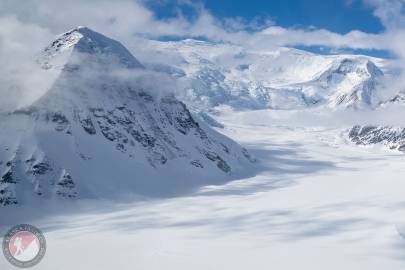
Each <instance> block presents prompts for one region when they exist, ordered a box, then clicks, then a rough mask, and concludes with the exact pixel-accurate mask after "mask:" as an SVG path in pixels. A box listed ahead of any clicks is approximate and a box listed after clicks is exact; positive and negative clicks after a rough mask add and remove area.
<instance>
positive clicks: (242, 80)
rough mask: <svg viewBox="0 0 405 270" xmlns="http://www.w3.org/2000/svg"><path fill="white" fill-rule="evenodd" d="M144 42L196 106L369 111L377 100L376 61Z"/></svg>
mask: <svg viewBox="0 0 405 270" xmlns="http://www.w3.org/2000/svg"><path fill="white" fill-rule="evenodd" d="M147 44H148V45H147V47H148V48H152V49H153V50H155V51H156V55H157V56H159V55H160V56H161V58H166V59H168V60H169V61H168V63H167V64H168V65H166V68H163V67H162V66H161V65H160V66H159V67H160V70H165V71H166V72H167V73H169V74H174V75H176V76H178V77H181V78H182V80H183V82H184V90H182V91H180V92H179V93H178V96H179V97H180V98H182V99H184V100H187V101H188V102H189V103H190V104H193V105H195V106H197V107H200V108H207V107H208V108H212V107H215V106H220V105H229V106H232V107H233V108H235V109H264V108H272V109H302V108H311V107H315V106H325V107H329V108H363V107H366V108H372V107H374V106H376V105H377V104H378V102H380V101H381V100H380V98H379V95H378V93H377V92H378V90H377V89H378V87H379V83H380V80H381V78H382V77H383V76H384V73H383V71H382V69H383V68H384V65H385V62H384V60H381V59H378V58H372V57H367V56H357V55H328V56H326V55H317V54H313V53H309V52H306V51H302V50H297V49H293V48H279V49H276V50H272V51H268V52H262V51H260V52H258V51H250V50H247V49H245V48H242V47H239V46H236V45H230V44H218V43H210V42H204V41H196V40H183V41H172V42H162V41H148V42H147ZM150 66H151V67H154V65H153V64H151V65H150Z"/></svg>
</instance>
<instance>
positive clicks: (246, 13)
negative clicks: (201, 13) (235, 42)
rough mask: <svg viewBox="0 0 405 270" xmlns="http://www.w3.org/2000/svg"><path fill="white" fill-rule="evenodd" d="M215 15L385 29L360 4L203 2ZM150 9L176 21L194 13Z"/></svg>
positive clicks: (168, 4) (159, 5) (168, 5)
mask: <svg viewBox="0 0 405 270" xmlns="http://www.w3.org/2000/svg"><path fill="white" fill-rule="evenodd" d="M192 2H195V3H197V2H200V3H203V4H204V6H205V8H206V9H208V10H209V11H210V12H211V13H212V14H213V15H215V16H216V17H218V18H224V17H242V18H244V19H246V20H252V19H254V18H255V17H258V16H260V17H267V16H268V17H271V18H272V20H273V21H274V22H275V23H276V24H277V25H280V26H283V27H295V26H297V27H309V26H314V27H317V28H324V29H327V30H330V31H333V32H337V33H341V34H345V33H347V32H350V31H351V30H354V29H356V30H361V31H364V32H368V33H379V32H381V31H382V30H383V29H384V28H383V26H382V25H381V23H380V21H379V19H378V18H376V17H375V16H374V15H373V10H372V8H371V7H370V6H367V5H365V4H364V3H363V2H362V1H359V0H352V1H349V0H201V1H192ZM149 6H150V7H152V9H153V10H154V11H155V13H156V14H157V15H158V16H159V18H168V17H174V16H175V15H176V12H177V10H181V11H182V12H183V13H184V14H185V15H186V16H190V17H192V15H193V9H192V8H190V7H189V6H187V5H181V4H179V2H178V1H175V0H168V1H164V4H163V2H159V1H149Z"/></svg>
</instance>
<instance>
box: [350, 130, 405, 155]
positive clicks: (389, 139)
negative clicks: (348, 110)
mask: <svg viewBox="0 0 405 270" xmlns="http://www.w3.org/2000/svg"><path fill="white" fill-rule="evenodd" d="M349 138H350V140H351V141H353V142H355V143H356V144H358V145H375V144H382V145H386V146H387V147H389V148H390V149H393V150H394V149H396V150H398V151H402V152H405V128H402V127H388V126H363V127H362V126H355V127H353V128H352V129H351V130H350V132H349Z"/></svg>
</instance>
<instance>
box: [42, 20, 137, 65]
mask: <svg viewBox="0 0 405 270" xmlns="http://www.w3.org/2000/svg"><path fill="white" fill-rule="evenodd" d="M72 53H80V54H88V55H98V56H103V57H113V58H115V59H117V60H118V62H119V63H120V64H121V65H123V66H124V67H126V68H142V67H143V66H142V64H141V63H140V62H139V61H138V60H137V59H136V58H135V57H134V56H133V55H132V54H131V53H130V52H129V51H128V50H127V49H126V48H125V47H124V46H123V45H122V44H121V43H120V42H118V41H116V40H114V39H111V38H109V37H106V36H104V35H103V34H100V33H98V32H96V31H93V30H92V29H90V28H88V27H85V26H78V27H76V28H74V29H72V30H70V31H68V32H66V33H64V34H62V35H60V36H58V37H57V38H56V39H55V40H54V41H53V42H52V43H51V44H50V45H49V46H47V47H46V48H45V49H44V51H43V53H42V55H41V57H40V62H41V64H42V66H43V67H44V68H46V69H49V68H52V67H53V66H55V65H53V64H52V62H55V59H57V58H61V57H60V56H61V55H66V54H67V55H71V54H72ZM62 58H63V57H62ZM56 62H59V61H58V60H56Z"/></svg>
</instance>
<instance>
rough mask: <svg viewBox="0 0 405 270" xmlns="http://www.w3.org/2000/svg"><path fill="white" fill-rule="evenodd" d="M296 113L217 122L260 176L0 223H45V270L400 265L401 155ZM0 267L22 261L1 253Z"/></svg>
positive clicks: (403, 259)
mask: <svg viewBox="0 0 405 270" xmlns="http://www.w3.org/2000/svg"><path fill="white" fill-rule="evenodd" d="M289 114H290V113H289V112H285V113H283V112H277V111H253V112H239V113H233V112H232V113H224V114H223V115H222V116H221V117H219V119H217V120H219V121H220V122H221V123H223V124H224V125H225V128H224V129H217V130H218V131H219V132H221V133H224V134H225V135H227V136H229V137H231V138H232V139H234V140H235V141H237V142H238V143H240V144H241V145H243V146H245V147H246V148H247V149H248V150H249V151H250V153H252V154H253V155H255V156H256V157H257V158H258V159H259V163H258V168H257V175H256V176H255V177H252V178H247V179H242V180H237V181H233V182H229V183H227V184H225V185H218V186H204V187H201V188H199V189H198V190H196V191H195V192H192V193H188V194H184V195H181V196H177V197H172V198H165V199H163V198H162V199H153V200H144V199H142V200H137V201H131V202H130V201H129V202H127V203H113V202H110V201H103V202H100V201H97V202H95V201H76V202H73V203H72V202H69V204H67V205H66V206H61V205H58V206H55V205H46V202H41V203H38V205H37V206H36V208H33V207H32V206H18V207H17V206H12V207H7V208H0V215H1V217H2V218H1V219H0V226H1V229H2V231H3V230H5V229H6V228H8V227H10V226H11V225H14V224H15V223H22V222H29V223H31V224H33V225H36V226H38V227H40V228H41V229H43V230H44V232H45V236H46V238H47V243H48V251H47V254H46V256H45V258H44V260H43V261H42V262H41V263H40V264H39V265H38V266H36V267H34V268H33V269H41V270H48V269H49V270H51V269H52V270H54V269H60V270H65V269H66V270H71V269H76V270H81V269H83V270H84V269H97V270H103V269H122V270H126V269H128V270H133V269H142V270H154V269H156V270H160V269H176V270H182V269H184V270H186V269H187V270H189V269H194V270H210V269H213V270H221V269H232V270H239V269H240V270H246V269H255V270H260V269H263V270H267V269H278V270H280V269H282V270H284V269H312V270H313V269H322V270H323V269H339V270H341V269H367V270H372V269H376V270H377V269H378V270H381V269H390V270H394V269H404V267H405V239H404V238H403V236H401V234H402V235H405V226H404V224H405V215H404V214H405V197H404V189H405V182H404V179H405V178H404V176H405V166H404V159H405V155H404V154H403V153H401V152H397V151H391V150H388V149H387V148H385V147H383V146H367V147H359V146H357V145H355V144H354V143H352V142H349V140H348V139H347V138H346V137H345V136H344V134H345V132H346V131H345V130H346V128H350V127H349V126H348V127H343V126H338V127H335V126H333V125H324V127H320V126H319V125H316V124H303V121H301V124H299V123H297V122H300V121H297V120H295V119H293V117H291V119H288V115H289ZM37 208H38V209H37ZM5 217H6V218H5ZM0 269H14V268H12V267H11V266H10V265H9V264H8V263H7V262H6V261H5V259H4V257H3V256H0Z"/></svg>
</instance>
